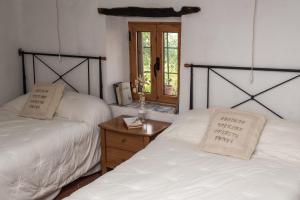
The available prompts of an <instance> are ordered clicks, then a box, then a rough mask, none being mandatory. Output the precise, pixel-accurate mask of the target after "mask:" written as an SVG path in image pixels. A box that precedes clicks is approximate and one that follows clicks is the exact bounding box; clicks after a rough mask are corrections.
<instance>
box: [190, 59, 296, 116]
mask: <svg viewBox="0 0 300 200" xmlns="http://www.w3.org/2000/svg"><path fill="white" fill-rule="evenodd" d="M185 67H187V68H190V73H191V77H190V103H189V104H190V110H192V109H193V108H194V68H202V69H207V89H206V92H207V99H206V107H207V108H209V106H210V98H209V96H210V86H209V85H210V72H213V73H214V74H216V75H217V76H219V77H220V78H222V79H223V80H225V81H227V82H228V83H230V84H231V85H232V86H234V87H236V88H237V89H239V90H240V91H241V92H243V93H244V94H246V95H248V96H249V98H248V99H247V100H245V101H242V102H240V103H238V104H236V105H234V106H232V107H231V108H236V107H238V106H240V105H242V104H245V103H247V102H249V101H254V102H256V103H258V104H259V105H261V106H262V107H264V108H265V109H267V110H268V111H270V112H271V113H273V114H274V115H276V116H277V117H279V118H281V119H283V117H282V116H281V115H280V114H278V113H276V112H275V111H274V110H272V109H271V108H269V107H268V106H266V105H265V104H263V103H262V102H261V101H259V100H257V99H256V97H258V96H259V95H261V94H264V93H266V92H268V91H270V90H273V89H275V88H277V87H279V86H281V85H284V84H286V83H288V82H291V81H293V80H295V79H297V78H299V77H300V69H282V68H256V67H255V68H251V67H234V66H210V65H194V64H185ZM215 69H223V70H248V71H250V70H254V71H264V72H282V73H286V72H290V73H295V74H296V75H295V76H293V77H292V78H289V79H287V80H285V81H282V82H280V83H278V84H275V85H273V86H272V87H269V88H268V89H265V90H263V91H261V92H259V93H256V94H250V93H249V92H247V91H246V90H244V89H242V88H241V87H240V86H238V85H237V84H235V83H233V82H232V81H230V80H229V79H227V78H226V77H225V76H223V75H222V74H220V73H219V72H217V71H216V70H215Z"/></svg>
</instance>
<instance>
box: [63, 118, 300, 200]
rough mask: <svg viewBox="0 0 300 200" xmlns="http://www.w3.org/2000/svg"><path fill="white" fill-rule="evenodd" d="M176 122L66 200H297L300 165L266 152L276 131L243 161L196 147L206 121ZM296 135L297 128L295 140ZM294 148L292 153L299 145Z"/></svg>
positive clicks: (290, 132)
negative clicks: (127, 158)
mask: <svg viewBox="0 0 300 200" xmlns="http://www.w3.org/2000/svg"><path fill="white" fill-rule="evenodd" d="M180 120H182V122H181V121H179V122H177V123H175V124H173V125H172V126H171V127H170V128H169V129H168V130H166V131H165V132H164V133H162V135H160V136H159V137H158V138H157V139H156V140H155V141H154V142H152V143H151V144H150V145H149V146H148V147H147V148H146V149H144V150H142V151H140V152H139V153H137V154H136V155H135V156H134V157H133V158H132V159H130V160H128V161H126V162H125V163H123V164H121V165H120V166H119V167H117V168H116V169H115V170H113V171H111V172H109V173H107V174H105V175H104V176H102V177H100V178H98V179H97V180H96V181H94V182H93V183H91V184H90V185H88V186H86V187H84V188H82V189H80V190H79V191H77V192H75V193H74V194H73V195H71V197H68V198H66V200H190V199H191V200H299V199H300V160H297V159H296V160H295V159H290V158H289V156H288V155H286V157H287V158H288V159H286V160H285V158H284V157H283V158H279V157H276V156H272V155H271V154H272V152H269V151H268V147H267V146H268V142H267V141H269V139H268V137H269V136H270V137H273V136H272V134H271V132H272V131H273V132H274V134H276V131H277V132H278V131H280V128H278V127H277V128H276V127H271V126H269V127H266V133H265V136H262V138H261V144H260V147H259V149H260V151H261V152H258V153H256V154H255V155H254V157H253V158H252V159H251V160H249V161H246V160H240V159H236V158H232V157H226V156H220V155H215V154H209V153H204V152H201V151H199V149H198V143H199V140H201V137H202V136H201V135H203V130H205V128H206V126H205V123H203V122H205V121H207V118H205V117H204V118H202V119H201V120H202V121H199V120H200V119H199V118H197V117H195V115H194V114H189V115H188V116H184V117H182V118H181V119H180ZM275 124H277V123H275ZM278 126H280V125H278ZM281 129H282V130H286V134H287V135H286V137H289V134H291V135H292V134H293V130H294V129H289V127H287V129H285V128H283V127H281ZM299 130H300V128H299V127H298V134H299V136H297V137H298V139H299V137H300V131H299ZM296 132H297V131H296ZM269 134H270V135H269ZM183 136H185V137H183ZM290 137H293V136H290ZM282 141H284V139H283V140H282ZM278 142H280V141H278ZM284 142H285V141H284ZM297 142H298V143H299V142H300V141H299V140H298V141H297ZM291 146H293V144H291ZM273 148H274V149H275V151H273V152H276V151H277V152H280V151H281V150H280V148H281V147H280V146H279V145H278V148H276V147H273ZM293 148H294V147H293ZM295 148H296V149H294V151H293V152H294V153H295V152H297V151H298V150H299V148H300V145H298V146H297V145H296V146H295ZM286 149H289V147H288V146H287V145H286ZM290 150H291V149H290ZM296 150H297V151H296ZM298 154H299V151H298ZM279 156H280V154H279ZM292 158H295V157H294V156H292Z"/></svg>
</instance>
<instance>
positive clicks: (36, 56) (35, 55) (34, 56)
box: [19, 49, 106, 99]
mask: <svg viewBox="0 0 300 200" xmlns="http://www.w3.org/2000/svg"><path fill="white" fill-rule="evenodd" d="M19 56H21V59H22V77H23V93H24V94H26V93H27V81H26V66H25V65H26V64H25V56H31V57H32V69H33V83H34V84H35V83H36V76H37V75H36V69H35V61H36V60H37V61H39V62H40V63H42V64H43V66H45V67H47V68H48V69H50V70H51V71H52V72H53V73H54V74H56V75H57V76H58V78H57V79H56V80H54V81H53V82H52V83H56V82H57V81H59V80H62V81H63V82H64V83H65V84H67V85H68V86H69V87H71V88H72V89H73V90H74V91H76V92H78V93H79V91H78V89H76V88H75V87H74V86H73V85H72V84H71V83H69V82H68V81H66V80H65V79H64V76H65V75H67V74H69V73H70V72H72V71H73V70H74V69H76V68H79V67H80V66H81V65H82V64H83V63H86V62H87V70H88V72H87V79H88V94H89V95H90V94H91V80H90V60H98V66H99V95H100V98H101V99H103V81H102V61H105V60H106V57H102V56H82V55H71V54H55V53H43V52H30V51H23V50H22V49H19ZM40 56H47V57H61V58H79V59H82V61H81V62H79V63H78V64H76V65H75V66H73V67H71V68H70V69H69V70H67V71H66V72H64V73H63V74H60V73H58V72H57V71H56V70H55V69H54V67H52V66H50V65H49V64H47V63H46V62H45V61H44V60H43V59H42V58H41V57H40Z"/></svg>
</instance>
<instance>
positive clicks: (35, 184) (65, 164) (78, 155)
mask: <svg viewBox="0 0 300 200" xmlns="http://www.w3.org/2000/svg"><path fill="white" fill-rule="evenodd" d="M21 98H23V97H21ZM68 98H69V100H66V99H65V100H64V101H65V102H63V103H66V101H67V102H68V104H69V105H72V103H73V104H74V100H75V99H77V103H78V98H81V97H80V96H76V95H75V96H74V94H69V96H67V99H68ZM70 99H71V101H70ZM17 101H20V100H15V101H14V102H13V103H10V105H6V106H4V107H3V108H0V199H1V200H33V199H52V198H54V197H55V195H57V192H58V191H59V189H60V188H61V187H63V186H64V185H66V184H68V183H70V182H72V181H74V180H75V179H77V178H79V177H80V176H82V175H84V174H86V173H87V172H88V171H89V170H90V169H91V168H93V167H95V166H96V165H98V164H99V160H100V147H99V133H98V131H97V126H96V124H92V123H90V124H88V123H85V122H84V120H83V121H82V122H81V121H78V120H77V121H75V120H70V119H67V118H68V116H69V117H70V118H71V117H72V116H74V114H75V113H74V111H73V113H70V112H71V111H66V110H63V108H60V110H63V112H62V113H61V114H64V115H66V116H65V117H64V118H63V117H60V116H56V117H54V119H53V120H36V119H30V118H22V117H18V116H17V114H16V111H17V110H18V109H19V108H18V107H20V105H18V104H19V103H20V102H17ZM16 102H17V103H16ZM22 102H24V100H22ZM89 103H90V102H89ZM21 104H22V103H21ZM75 104H76V103H75ZM75 104H74V105H75ZM91 106H93V105H91ZM100 106H103V105H100ZM64 107H65V106H64ZM12 108H16V109H15V110H14V109H12ZM73 109H74V110H76V108H73ZM93 109H95V107H93ZM97 113H98V118H97V119H94V120H95V121H97V122H98V123H100V122H103V121H104V120H107V119H109V118H110V113H109V112H108V109H107V108H106V107H104V108H102V110H98V111H97ZM67 115H68V116H67Z"/></svg>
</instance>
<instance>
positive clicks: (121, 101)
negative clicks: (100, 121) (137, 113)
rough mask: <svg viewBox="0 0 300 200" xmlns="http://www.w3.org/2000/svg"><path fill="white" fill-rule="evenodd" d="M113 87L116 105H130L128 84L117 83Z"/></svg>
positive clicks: (130, 98)
mask: <svg viewBox="0 0 300 200" xmlns="http://www.w3.org/2000/svg"><path fill="white" fill-rule="evenodd" d="M113 86H114V91H115V95H116V100H117V104H118V105H120V106H125V105H128V104H131V103H132V94H131V88H130V83H129V82H118V83H115V84H114V85H113Z"/></svg>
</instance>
